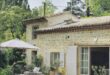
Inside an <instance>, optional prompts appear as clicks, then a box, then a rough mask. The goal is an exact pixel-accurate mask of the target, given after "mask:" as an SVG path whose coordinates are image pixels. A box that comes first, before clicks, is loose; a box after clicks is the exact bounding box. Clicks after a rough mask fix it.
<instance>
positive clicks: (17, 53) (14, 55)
mask: <svg viewBox="0 0 110 75" xmlns="http://www.w3.org/2000/svg"><path fill="white" fill-rule="evenodd" d="M8 57H9V65H13V64H14V63H17V64H18V62H19V61H23V60H24V59H25V54H24V52H23V50H20V49H16V48H14V49H13V50H12V51H10V53H9V56H8ZM19 63H20V62H19Z"/></svg>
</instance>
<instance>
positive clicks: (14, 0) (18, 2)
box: [0, 0, 30, 10]
mask: <svg viewBox="0 0 110 75" xmlns="http://www.w3.org/2000/svg"><path fill="white" fill-rule="evenodd" d="M0 4H1V9H2V10H4V9H5V8H10V7H11V6H20V7H22V8H24V9H26V10H30V8H29V4H28V0H0Z"/></svg>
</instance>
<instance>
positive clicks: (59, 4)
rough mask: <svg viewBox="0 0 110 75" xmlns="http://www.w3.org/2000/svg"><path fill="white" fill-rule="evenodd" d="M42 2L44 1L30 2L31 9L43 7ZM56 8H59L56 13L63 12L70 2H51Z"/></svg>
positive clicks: (53, 0) (60, 0) (30, 0)
mask: <svg viewBox="0 0 110 75" xmlns="http://www.w3.org/2000/svg"><path fill="white" fill-rule="evenodd" d="M42 1H44V0H28V2H29V5H30V8H31V9H32V8H34V7H39V6H40V5H42ZM50 1H51V2H52V3H53V4H54V5H55V6H57V8H58V9H57V11H56V12H62V10H63V9H64V8H65V7H66V6H67V2H69V1H70V0H50Z"/></svg>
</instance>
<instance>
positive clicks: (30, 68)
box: [25, 64, 35, 72]
mask: <svg viewBox="0 0 110 75" xmlns="http://www.w3.org/2000/svg"><path fill="white" fill-rule="evenodd" d="M34 67H35V65H34V64H31V65H26V67H25V70H26V71H30V72H32V71H33V69H34Z"/></svg>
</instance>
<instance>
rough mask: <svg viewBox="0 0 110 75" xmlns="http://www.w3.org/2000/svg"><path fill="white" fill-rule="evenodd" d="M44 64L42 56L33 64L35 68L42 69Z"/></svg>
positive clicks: (37, 57)
mask: <svg viewBox="0 0 110 75" xmlns="http://www.w3.org/2000/svg"><path fill="white" fill-rule="evenodd" d="M42 62H43V57H42V56H41V55H39V56H36V58H35V61H34V62H33V63H34V64H35V66H37V67H41V66H42Z"/></svg>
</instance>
